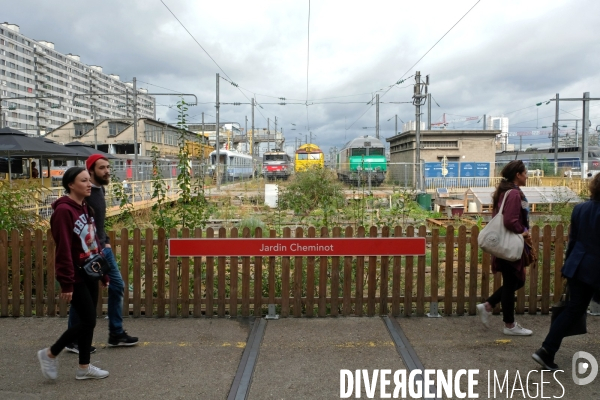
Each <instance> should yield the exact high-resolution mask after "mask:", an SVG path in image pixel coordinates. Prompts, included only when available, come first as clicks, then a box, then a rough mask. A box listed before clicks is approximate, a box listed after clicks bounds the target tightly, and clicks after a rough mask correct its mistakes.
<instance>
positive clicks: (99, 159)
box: [66, 154, 138, 353]
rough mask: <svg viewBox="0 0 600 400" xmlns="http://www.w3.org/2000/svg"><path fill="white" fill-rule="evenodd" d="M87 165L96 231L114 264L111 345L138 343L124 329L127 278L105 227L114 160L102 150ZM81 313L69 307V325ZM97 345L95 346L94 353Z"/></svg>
mask: <svg viewBox="0 0 600 400" xmlns="http://www.w3.org/2000/svg"><path fill="white" fill-rule="evenodd" d="M85 166H86V168H87V170H88V171H89V173H90V180H91V181H92V193H91V194H90V197H88V198H87V203H88V205H90V206H91V208H92V209H93V210H94V220H95V222H96V231H97V232H96V235H97V237H98V240H99V242H100V247H101V248H102V254H103V255H104V258H105V259H106V261H107V262H108V265H110V267H111V268H110V271H109V272H108V277H109V279H110V283H109V285H108V330H109V334H108V346H109V347H116V346H133V345H135V344H137V342H138V338H136V337H132V336H129V335H128V334H127V332H126V331H125V330H123V316H122V314H121V313H122V309H123V290H124V286H123V278H122V277H121V272H120V271H119V266H118V265H117V261H116V259H115V256H114V254H113V252H112V248H111V245H110V240H109V238H108V236H106V232H105V230H104V220H105V218H106V200H105V193H106V192H105V189H104V186H105V185H108V184H109V183H110V163H109V162H108V159H107V158H106V157H104V156H103V155H100V154H93V155H91V156H90V157H89V158H88V159H87V160H86V162H85ZM77 320H78V317H77V314H76V313H75V310H74V309H73V308H71V310H70V311H69V326H71V325H74V324H76V323H77ZM66 349H67V350H68V351H70V352H72V353H79V349H78V348H77V344H75V343H73V344H71V345H70V346H67V347H66ZM95 351H96V349H95V348H94V347H93V346H92V350H91V353H93V352H95Z"/></svg>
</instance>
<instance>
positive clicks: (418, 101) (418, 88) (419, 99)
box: [413, 71, 429, 192]
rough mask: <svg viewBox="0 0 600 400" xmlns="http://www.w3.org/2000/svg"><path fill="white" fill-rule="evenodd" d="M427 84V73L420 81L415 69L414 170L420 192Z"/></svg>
mask: <svg viewBox="0 0 600 400" xmlns="http://www.w3.org/2000/svg"><path fill="white" fill-rule="evenodd" d="M428 85H429V75H427V77H426V81H425V82H423V83H422V82H421V71H417V73H416V74H415V87H414V94H413V104H414V105H415V106H416V113H415V116H416V124H417V127H416V128H417V129H416V132H415V139H416V147H417V148H416V158H417V159H416V167H417V168H416V172H417V189H418V190H419V191H421V192H423V191H425V188H424V186H423V179H422V176H421V106H422V105H423V100H426V99H427V86H428ZM423 89H425V94H422V92H423Z"/></svg>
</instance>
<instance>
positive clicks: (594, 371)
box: [572, 351, 598, 385]
mask: <svg viewBox="0 0 600 400" xmlns="http://www.w3.org/2000/svg"><path fill="white" fill-rule="evenodd" d="M580 358H584V359H585V360H586V361H587V362H579V364H578V363H577V360H579V359H580ZM590 367H591V369H590ZM572 369H573V371H572V374H573V382H575V384H576V385H587V384H588V383H591V382H592V381H593V380H594V379H596V375H598V361H596V359H595V358H594V356H593V355H591V354H590V353H586V352H585V351H578V352H577V353H575V354H574V355H573V364H572ZM587 371H590V374H589V375H588V376H587V377H585V378H579V377H578V376H577V375H578V374H585V373H586V372H587Z"/></svg>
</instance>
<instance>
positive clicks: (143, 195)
mask: <svg viewBox="0 0 600 400" xmlns="http://www.w3.org/2000/svg"><path fill="white" fill-rule="evenodd" d="M162 182H163V183H164V187H165V189H166V191H165V196H166V198H168V199H169V200H176V199H177V198H178V197H179V193H180V189H179V187H178V186H177V178H168V179H163V180H162ZM121 185H122V186H123V193H124V196H127V202H128V203H129V204H131V205H132V207H133V209H137V208H143V207H144V206H149V205H152V204H153V203H154V202H153V201H152V193H153V191H154V189H153V187H152V185H153V181H136V182H127V183H121ZM114 186H115V184H112V183H111V184H110V185H108V186H106V206H107V211H106V214H107V216H110V215H115V214H118V213H120V212H121V211H120V207H119V205H120V203H121V198H120V197H117V196H116V195H115V190H114V189H115V187H114ZM64 194H65V190H64V188H63V187H51V188H40V189H37V190H32V191H31V196H29V197H28V199H27V200H26V201H25V202H24V204H23V209H24V210H26V211H30V212H33V213H35V214H37V215H39V216H40V217H42V218H44V219H49V218H50V216H51V215H52V211H53V210H52V203H54V202H55V201H56V200H58V198H60V197H62V196H63V195H64Z"/></svg>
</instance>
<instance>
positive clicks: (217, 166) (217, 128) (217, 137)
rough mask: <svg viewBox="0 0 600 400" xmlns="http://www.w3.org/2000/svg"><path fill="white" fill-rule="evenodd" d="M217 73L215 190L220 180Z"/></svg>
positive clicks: (218, 188)
mask: <svg viewBox="0 0 600 400" xmlns="http://www.w3.org/2000/svg"><path fill="white" fill-rule="evenodd" d="M219 106H220V104H219V74H217V102H216V104H215V107H216V109H217V113H216V120H217V122H216V124H215V131H216V143H215V150H216V151H217V161H216V163H215V164H216V166H215V174H216V175H215V177H216V178H217V190H221V182H220V179H219V178H220V176H219V175H220V174H219V167H220V163H219V162H220V160H221V159H220V157H219V147H220V146H219Z"/></svg>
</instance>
